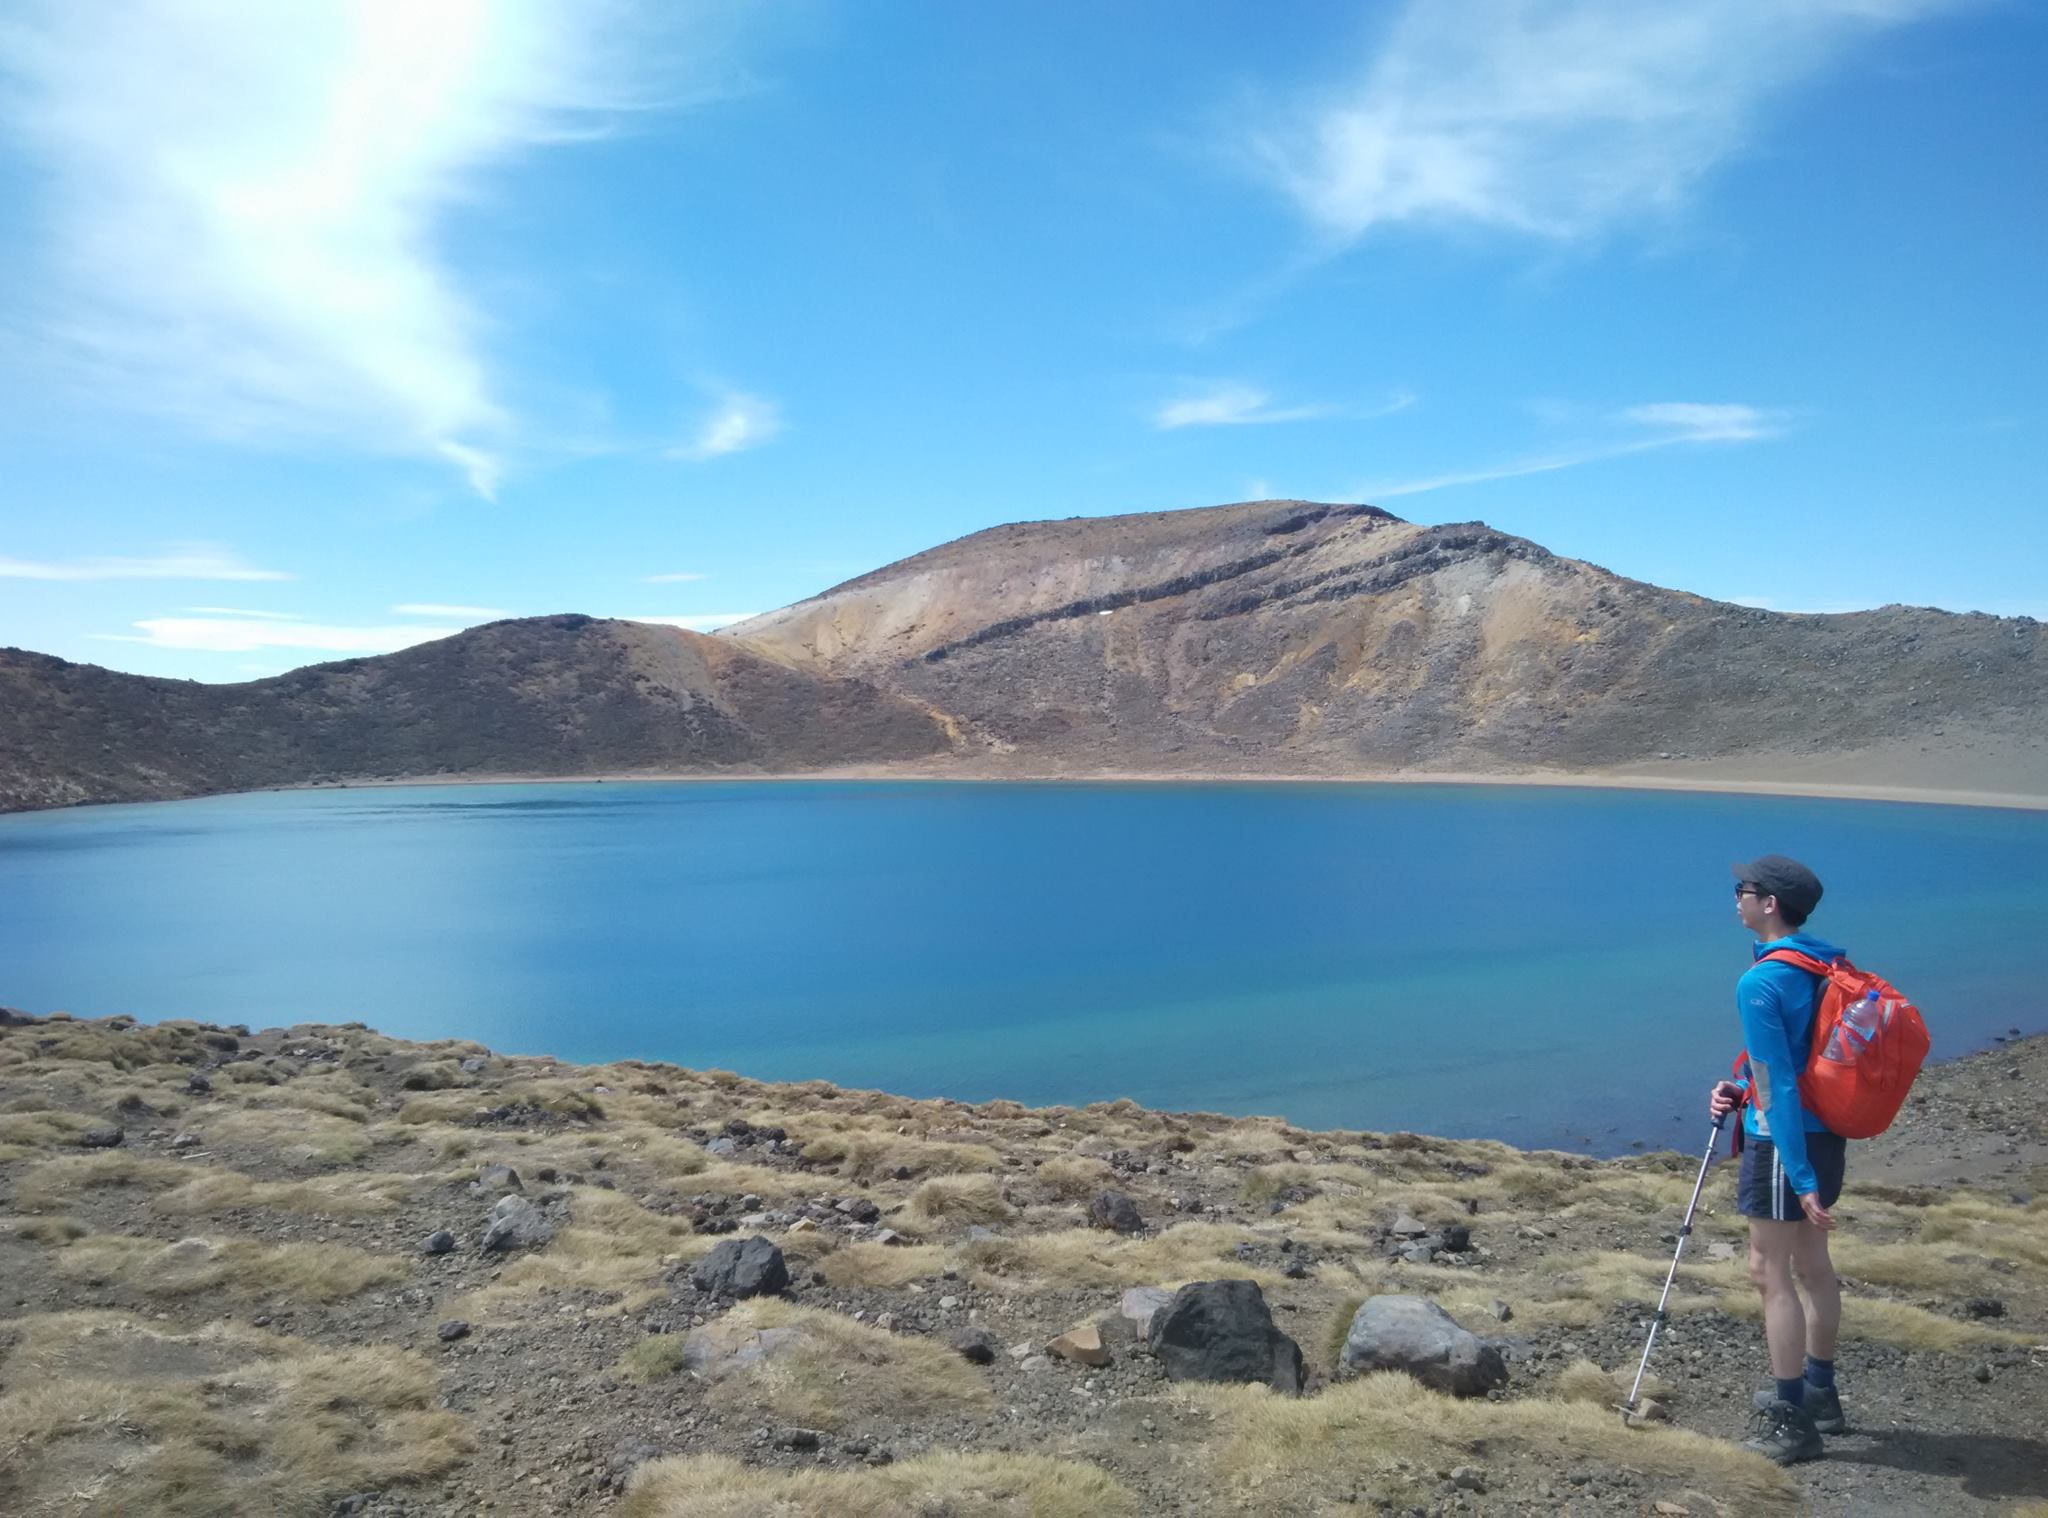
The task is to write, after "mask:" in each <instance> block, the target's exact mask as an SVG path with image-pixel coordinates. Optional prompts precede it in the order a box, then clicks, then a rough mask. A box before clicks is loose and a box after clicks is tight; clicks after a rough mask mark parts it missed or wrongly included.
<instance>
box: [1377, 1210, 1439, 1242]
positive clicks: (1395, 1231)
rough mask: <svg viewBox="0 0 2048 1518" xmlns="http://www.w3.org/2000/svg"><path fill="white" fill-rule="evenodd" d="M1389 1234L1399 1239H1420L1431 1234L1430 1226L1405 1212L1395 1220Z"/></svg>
mask: <svg viewBox="0 0 2048 1518" xmlns="http://www.w3.org/2000/svg"><path fill="white" fill-rule="evenodd" d="M1387 1232H1389V1233H1391V1234H1392V1235H1393V1236H1394V1237H1395V1238H1397V1239H1419V1238H1421V1237H1422V1236H1423V1235H1424V1234H1426V1233H1428V1232H1429V1224H1427V1223H1424V1222H1422V1221H1421V1220H1419V1219H1417V1218H1415V1217H1412V1216H1410V1215H1409V1214H1408V1213H1405V1212H1404V1213H1402V1214H1400V1215H1399V1216H1398V1217H1396V1218H1395V1219H1394V1222H1393V1226H1392V1227H1390V1228H1389V1229H1388V1230H1387Z"/></svg>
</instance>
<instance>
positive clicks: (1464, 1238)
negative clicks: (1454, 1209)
mask: <svg viewBox="0 0 2048 1518" xmlns="http://www.w3.org/2000/svg"><path fill="white" fill-rule="evenodd" d="M1437 1242H1438V1243H1439V1244H1440V1245H1441V1246H1442V1247H1443V1250H1444V1252H1445V1253H1446V1254H1463V1253H1464V1252H1465V1251H1466V1250H1468V1249H1470V1248H1471V1247H1472V1230H1471V1229H1469V1228H1467V1227H1466V1226H1465V1225H1464V1224H1463V1223H1453V1224H1451V1225H1450V1226H1449V1227H1447V1228H1445V1229H1444V1231H1443V1235H1442V1237H1441V1238H1439V1239H1438V1241H1437Z"/></svg>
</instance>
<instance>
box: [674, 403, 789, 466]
mask: <svg viewBox="0 0 2048 1518" xmlns="http://www.w3.org/2000/svg"><path fill="white" fill-rule="evenodd" d="M781 431H782V410H781V408H780V407H778V406H777V405H776V404H775V402H773V401H771V400H766V399H764V398H762V397H761V396H758V395H747V394H744V393H742V392H740V391H737V390H734V391H728V392H727V393H726V394H724V395H722V396H721V397H720V398H719V400H718V403H717V404H716V405H715V406H714V407H713V408H712V409H711V412H710V414H709V415H707V416H706V417H705V418H704V419H703V421H701V422H700V423H699V424H698V426H697V431H696V433H695V435H694V436H692V438H691V439H690V441H689V442H687V443H679V444H678V445H676V446H675V447H673V448H671V449H669V450H668V456H669V457H670V458H672V459H689V460H691V461H692V462H702V461H703V460H705V459H715V458H718V457H719V456H720V455H722V454H727V453H741V452H744V451H745V450H746V449H749V448H758V447H760V446H761V445H762V444H763V443H765V442H767V441H768V440H769V439H770V438H772V437H774V436H775V435H776V434H777V433H779V432H781Z"/></svg>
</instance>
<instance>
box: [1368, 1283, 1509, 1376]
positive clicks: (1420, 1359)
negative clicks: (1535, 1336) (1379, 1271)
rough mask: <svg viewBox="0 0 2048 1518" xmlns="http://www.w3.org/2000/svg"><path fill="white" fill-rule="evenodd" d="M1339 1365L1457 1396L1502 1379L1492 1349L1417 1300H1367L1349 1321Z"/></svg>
mask: <svg viewBox="0 0 2048 1518" xmlns="http://www.w3.org/2000/svg"><path fill="white" fill-rule="evenodd" d="M1340 1365H1341V1369H1342V1371H1343V1372H1344V1373H1346V1374H1350V1375H1364V1374H1365V1373H1367V1372H1369V1371H1375V1370H1398V1371H1405V1372H1406V1373H1407V1374H1409V1375H1411V1376H1413V1377H1414V1378H1415V1379H1416V1380H1418V1381H1420V1382H1421V1383H1422V1384H1423V1385H1424V1386H1428V1387H1431V1388H1434V1389H1435V1390H1437V1391H1443V1392H1449V1393H1451V1394H1452V1395H1453V1396H1457V1397H1476V1396H1479V1395H1482V1394H1483V1393H1485V1392H1487V1391H1489V1390H1491V1389H1492V1388H1493V1387H1496V1386H1498V1385H1500V1384H1501V1383H1502V1382H1503V1381H1505V1380H1507V1378H1508V1367H1507V1362H1506V1361H1505V1360H1503V1359H1502V1358H1501V1353H1500V1351H1499V1350H1498V1349H1496V1348H1495V1347H1494V1346H1493V1345H1491V1344H1488V1343H1487V1342H1486V1341H1485V1340H1484V1339H1481V1338H1480V1337H1479V1336H1478V1335H1477V1334H1472V1333H1467V1332H1466V1331H1465V1330H1464V1329H1462V1328H1460V1327H1459V1326H1458V1325H1457V1324H1456V1323H1455V1322H1453V1321H1452V1319H1451V1315H1450V1314H1449V1313H1447V1312H1445V1311H1444V1310H1443V1309H1442V1308H1441V1307H1439V1306H1437V1305H1436V1303H1434V1302H1431V1301H1429V1300H1427V1299H1426V1298H1423V1297H1409V1296H1377V1297H1368V1298H1367V1299H1366V1300H1365V1302H1364V1304H1363V1305H1361V1306H1360V1307H1359V1309H1358V1312H1357V1313H1356V1314H1355V1315H1354V1316H1353V1317H1352V1319H1351V1331H1350V1332H1349V1333H1348V1334H1346V1335H1345V1337H1344V1353H1343V1355H1342V1357H1341V1361H1340Z"/></svg>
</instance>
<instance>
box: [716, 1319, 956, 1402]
mask: <svg viewBox="0 0 2048 1518" xmlns="http://www.w3.org/2000/svg"><path fill="white" fill-rule="evenodd" d="M771 1328H788V1329H793V1330H795V1333H796V1337H795V1339H794V1341H793V1342H791V1343H789V1344H787V1345H785V1346H783V1347H782V1348H781V1349H779V1350H778V1351H777V1352H776V1353H774V1354H773V1355H769V1356H766V1357H764V1358H762V1359H761V1360H760V1361H759V1362H758V1363H756V1364H754V1365H752V1366H748V1367H744V1368H737V1369H729V1370H727V1371H726V1372H724V1373H723V1374H721V1375H719V1376H718V1378H717V1379H716V1381H715V1383H714V1384H713V1386H712V1387H710V1388H709V1389H708V1391H707V1396H708V1397H709V1398H710V1399H712V1400H714V1401H720V1402H724V1403H727V1404H729V1405H736V1406H739V1407H744V1408H747V1409H750V1410H754V1411H759V1412H765V1413H768V1414H770V1415H772V1416H774V1417H777V1418H781V1419H784V1420H786V1421H788V1422H791V1423H798V1424H802V1425H804V1426H806V1427H811V1428H826V1429H835V1428H842V1427H844V1426H845V1425H846V1424H847V1423H849V1422H851V1421H855V1420H859V1419H863V1418H887V1419H891V1420H897V1419H906V1418H910V1419H914V1418H922V1417H926V1416H929V1415H931V1414H934V1413H962V1412H966V1413H977V1414H978V1413H984V1412H986V1411H987V1410H988V1409H989V1407H990V1406H991V1405H992V1404H993V1400H994V1399H993V1397H992V1395H991V1393H990V1391H989V1386H988V1379H987V1377H985V1376H984V1375H983V1374H982V1373H981V1372H980V1371H978V1370H976V1369H975V1368H974V1367H973V1366H971V1365H969V1364H968V1363H967V1362H966V1361H965V1360H963V1359H961V1358H960V1356H959V1355H958V1354H956V1353H954V1352H953V1351H952V1350H951V1349H949V1348H947V1347H946V1346H944V1345H942V1344H936V1343H933V1342H932V1341H931V1340H929V1339H923V1338H914V1337H910V1336H908V1335H899V1334H892V1333H888V1332H885V1331H884V1330H882V1329H879V1328H870V1327H868V1326H867V1325H866V1324H864V1323H856V1322H854V1321H853V1319H851V1318H849V1317H846V1316H844V1315H843V1314H840V1313H836V1312H821V1311H819V1310H817V1309H815V1308H809V1307H798V1306H795V1305H793V1304H792V1303H788V1302H783V1301H779V1300H770V1299H766V1298H759V1297H757V1298H755V1299H753V1300H752V1301H748V1302H743V1303H741V1304H740V1305H739V1306H737V1307H735V1308H734V1309H733V1310H732V1311H731V1312H729V1313H727V1314H726V1315H725V1316H724V1317H722V1318H719V1319H717V1320H715V1321H714V1322H713V1323H712V1324H710V1325H709V1326H708V1327H707V1328H706V1329H704V1330H702V1331H703V1332H705V1333H707V1334H710V1335H712V1336H713V1337H714V1338H715V1339H718V1340H721V1341H724V1342H729V1343H731V1344H734V1345H738V1344H740V1343H744V1342H746V1341H747V1339H748V1338H750V1337H751V1335H753V1334H754V1333H756V1332H758V1331H760V1330H762V1329H771Z"/></svg>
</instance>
